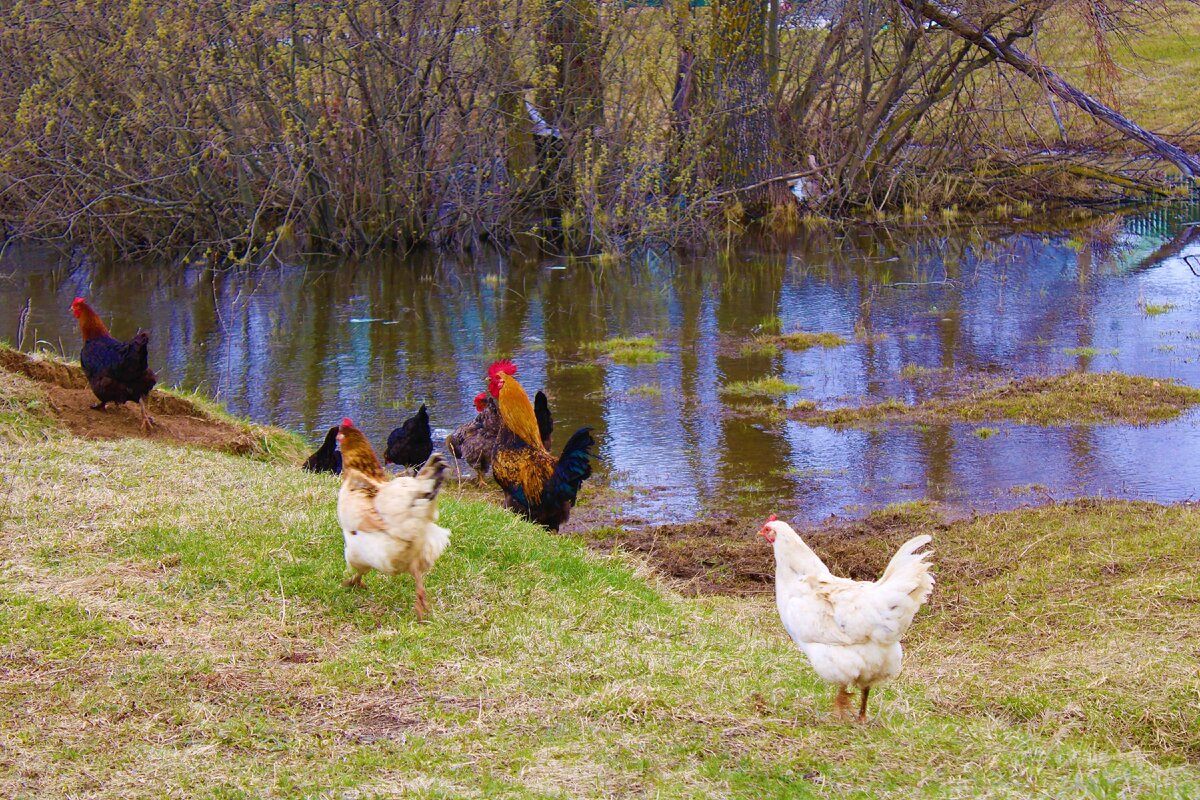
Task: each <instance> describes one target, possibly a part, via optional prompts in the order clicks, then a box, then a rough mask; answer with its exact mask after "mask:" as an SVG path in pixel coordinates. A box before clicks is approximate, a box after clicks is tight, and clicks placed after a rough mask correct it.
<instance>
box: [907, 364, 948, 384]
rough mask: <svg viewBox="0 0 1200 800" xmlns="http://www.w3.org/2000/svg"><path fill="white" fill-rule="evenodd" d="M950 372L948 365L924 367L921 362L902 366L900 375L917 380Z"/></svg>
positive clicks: (908, 379) (910, 379)
mask: <svg viewBox="0 0 1200 800" xmlns="http://www.w3.org/2000/svg"><path fill="white" fill-rule="evenodd" d="M947 372H949V369H947V368H946V367H923V366H921V365H920V364H905V365H904V366H903V367H901V368H900V377H901V378H903V379H904V380H907V381H916V380H922V379H927V378H931V377H933V376H936V375H944V374H945V373H947Z"/></svg>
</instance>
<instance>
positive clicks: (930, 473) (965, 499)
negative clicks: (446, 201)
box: [0, 204, 1200, 522]
mask: <svg viewBox="0 0 1200 800" xmlns="http://www.w3.org/2000/svg"><path fill="white" fill-rule="evenodd" d="M1197 220H1200V206H1198V205H1197V204H1191V205H1187V204H1182V205H1179V206H1175V207H1172V208H1168V209H1165V210H1159V211H1157V212H1155V213H1154V214H1151V215H1145V216H1126V217H1113V218H1111V219H1109V220H1107V221H1106V222H1104V223H1103V224H1101V225H1098V226H1094V227H1093V228H1091V229H1087V230H1083V231H1079V230H1074V231H1072V230H1063V231H1062V232H1052V233H1045V232H1028V231H1025V232H1022V231H1019V230H1018V231H1014V230H1012V229H1009V230H998V229H996V230H989V231H985V232H982V233H981V232H980V231H979V230H978V229H975V230H972V231H970V232H958V233H946V232H944V231H942V232H940V233H933V232H930V231H928V230H923V231H904V232H896V231H894V230H892V231H888V230H884V229H856V230H853V231H850V232H848V233H847V232H844V231H834V230H832V229H831V230H818V231H815V232H812V233H810V234H809V235H807V236H803V237H797V238H796V239H794V240H779V239H775V240H772V241H771V242H769V243H762V244H759V245H758V246H757V247H745V248H742V249H740V250H738V251H737V252H734V253H730V254H717V255H710V256H704V257H700V256H678V257H675V256H672V257H661V256H653V255H651V256H643V257H640V258H636V259H630V260H627V261H617V262H613V261H606V260H596V259H591V260H589V259H582V260H571V261H566V260H563V259H555V258H547V257H529V256H523V255H520V254H516V255H499V254H495V253H485V254H480V255H477V256H475V257H455V258H452V257H448V256H437V255H432V254H421V255H418V256H410V257H407V258H406V257H401V256H398V255H391V256H381V257H378V258H374V259H371V260H365V261H341V262H333V261H313V262H310V263H307V264H305V265H284V266H275V267H271V268H265V269H255V270H249V269H233V268H230V269H213V268H210V267H209V266H207V265H206V264H202V263H198V264H188V265H183V266H180V265H178V264H158V265H155V264H135V265H131V264H128V263H122V264H104V265H102V264H95V263H92V262H90V261H89V260H87V259H83V258H80V257H78V256H71V255H63V254H60V253H57V252H54V251H48V250H46V249H43V248H34V247H30V246H10V247H9V248H8V249H7V251H6V252H5V254H4V256H3V258H2V259H0V308H2V309H4V314H3V316H2V318H0V337H3V338H5V339H7V340H9V341H10V342H11V341H15V340H16V338H17V333H18V330H17V317H18V312H19V310H20V309H21V308H22V307H23V306H24V305H25V304H26V302H27V301H29V302H30V304H31V314H30V319H29V323H28V325H27V327H26V330H25V341H24V347H25V349H28V348H29V347H30V346H31V345H32V343H33V342H34V341H35V340H37V341H40V342H41V343H42V346H49V347H52V348H53V349H55V350H58V349H60V348H61V349H62V350H63V351H64V352H66V353H68V354H70V355H72V356H77V355H78V350H79V335H78V330H77V328H76V323H75V320H74V319H73V318H72V317H71V315H70V313H69V311H68V306H69V304H70V301H71V298H72V297H74V296H75V295H77V294H80V295H85V296H87V297H89V298H90V299H91V300H92V302H93V304H94V305H95V306H96V308H97V309H98V310H99V311H100V313H101V316H102V317H104V318H105V319H106V320H107V321H108V322H109V326H110V327H111V328H112V329H113V332H114V334H116V335H118V336H122V337H127V336H129V335H131V334H132V333H133V332H134V330H135V329H136V328H137V327H138V326H141V327H145V328H148V329H149V330H150V331H151V332H152V339H151V359H152V361H151V363H152V366H154V367H155V368H156V369H158V371H159V376H160V382H161V383H162V384H164V385H169V386H171V385H180V386H184V387H188V388H193V389H199V390H201V391H203V392H205V393H207V394H210V395H213V396H215V397H217V398H219V399H220V400H221V401H222V402H223V403H225V405H226V406H227V407H228V408H229V409H230V410H231V411H232V412H234V413H236V414H241V415H245V416H248V417H251V418H253V419H255V420H257V421H260V422H268V423H272V424H275V425H279V426H282V427H285V428H289V429H292V430H296V431H299V432H302V433H303V434H304V435H306V436H307V437H308V438H309V439H310V440H312V441H313V442H314V444H315V443H316V442H318V441H319V439H320V438H321V436H322V435H323V433H324V431H325V430H326V429H327V428H328V427H329V426H330V425H332V424H335V423H336V422H337V421H338V420H339V419H341V418H342V417H343V416H350V417H352V418H354V420H355V421H356V422H357V423H358V424H359V425H360V427H362V428H363V430H364V431H365V432H366V434H367V435H368V436H369V437H370V438H371V439H372V440H373V441H374V442H375V443H376V444H377V445H378V446H380V447H382V443H383V442H384V440H385V439H386V437H387V434H388V431H389V430H391V428H393V427H394V426H396V425H398V424H399V423H400V422H401V420H402V419H404V418H405V417H406V416H408V415H409V414H411V413H413V411H414V410H415V409H416V407H417V406H418V405H419V404H420V403H427V404H428V405H429V409H430V413H431V416H432V419H433V424H434V426H435V428H437V429H439V430H438V431H435V441H437V440H440V438H441V437H442V436H444V435H445V433H446V432H448V431H449V430H450V429H452V428H453V427H454V426H455V425H457V424H458V423H460V422H463V421H465V420H467V419H469V418H470V417H471V416H472V415H473V413H474V412H473V408H472V405H471V399H472V397H474V395H475V394H476V393H477V392H478V391H480V390H481V389H482V388H483V382H484V373H485V369H486V366H487V364H488V363H489V362H490V361H491V360H492V359H494V358H496V357H498V356H510V357H512V358H513V359H514V360H515V361H516V362H517V364H518V365H519V368H520V372H519V374H518V377H519V378H520V379H521V380H522V382H523V383H524V385H525V386H526V387H527V388H528V389H529V390H530V392H532V391H533V390H534V389H536V388H539V387H544V388H545V389H546V391H547V394H548V395H549V396H550V398H551V405H552V408H553V411H554V415H555V425H556V443H557V444H558V445H559V446H561V444H562V443H563V442H565V441H566V438H567V436H568V435H569V433H570V432H571V431H573V430H574V429H575V428H576V427H577V426H580V425H591V426H593V427H594V428H595V433H596V436H597V439H598V441H599V456H600V461H599V465H598V467H599V468H598V473H599V475H600V477H601V478H602V479H603V480H605V481H606V482H608V483H609V484H610V485H611V486H613V487H614V488H615V489H618V490H621V491H620V492H619V496H620V498H622V499H620V500H619V502H622V503H624V509H623V511H624V514H625V516H626V517H629V518H640V519H644V520H646V521H652V522H659V521H689V520H693V519H697V518H702V517H704V516H705V515H711V514H724V513H735V512H740V513H748V514H754V515H758V514H764V515H765V514H766V513H768V512H772V511H774V512H778V513H780V514H784V513H786V514H790V515H794V516H798V517H801V518H805V519H808V520H814V521H815V520H819V519H821V518H824V517H827V516H828V515H830V514H837V515H840V516H860V515H862V514H864V513H866V512H868V511H870V510H871V509H873V508H877V507H880V506H883V505H886V504H889V503H893V502H897V501H906V500H917V499H925V498H928V499H931V500H937V501H941V502H943V503H948V504H950V505H952V506H960V507H963V508H964V509H977V510H989V509H995V508H1004V507H1010V506H1013V505H1016V504H1021V503H1026V502H1031V501H1040V500H1044V499H1047V498H1055V499H1065V498H1068V497H1072V496H1077V495H1103V496H1107V497H1128V498H1145V499H1153V500H1160V501H1177V500H1184V499H1187V498H1191V497H1193V496H1194V495H1195V494H1196V493H1197V491H1198V490H1200V415H1198V414H1197V413H1195V412H1192V413H1187V414H1185V415H1183V417H1181V418H1179V419H1178V420H1175V421H1172V422H1167V423H1163V424H1158V425H1151V426H1142V427H1134V426H1128V425H1111V426H1090V425H1066V426H1059V427H1037V426H1024V425H1015V424H1004V423H998V424H997V423H987V425H988V427H989V428H991V429H994V432H993V431H992V430H988V431H980V430H979V429H980V425H976V424H950V425H890V426H876V427H873V428H870V429H833V428H825V427H813V426H809V425H806V424H803V423H800V422H796V421H792V420H789V419H787V418H786V416H784V415H782V414H780V413H778V412H770V411H763V410H762V407H759V408H758V409H755V408H754V407H747V406H746V405H744V404H741V403H738V402H735V401H734V400H733V399H731V398H730V397H728V395H726V394H723V392H722V388H723V387H725V386H727V385H728V384H729V383H731V382H734V381H748V380H756V379H759V378H764V377H777V378H779V379H782V381H784V382H786V383H788V384H793V385H794V387H792V388H790V389H788V390H787V391H785V393H784V394H783V396H782V397H781V398H780V399H779V401H778V402H779V405H778V406H777V408H778V409H782V408H784V404H787V405H791V404H794V403H795V402H797V401H800V400H811V401H816V402H817V403H820V404H821V405H822V406H825V407H832V406H837V405H849V404H859V403H862V402H871V401H877V400H880V399H884V398H888V397H898V398H901V399H904V400H908V401H912V400H919V399H923V398H924V397H927V396H937V395H938V394H939V393H941V392H943V391H945V390H946V387H948V386H952V385H953V384H954V383H955V382H956V381H959V380H969V379H971V376H977V375H994V374H1001V375H1009V374H1011V375H1026V374H1051V373H1056V372H1062V371H1066V370H1073V369H1082V370H1119V371H1123V372H1129V373H1137V374H1143V375H1150V376H1156V377H1162V378H1174V379H1178V380H1181V381H1182V382H1184V383H1186V384H1188V385H1191V386H1197V387H1200V317H1198V313H1197V312H1198V311H1200V276H1198V275H1197V274H1196V273H1197V272H1200V258H1197V257H1200V226H1197V225H1194V224H1193V225H1189V223H1195V222H1196V221H1197ZM1188 256H1194V258H1192V259H1191V264H1190V265H1189V263H1188V258H1187V257H1188ZM792 331H808V332H831V333H836V334H839V335H840V336H841V337H843V338H844V339H845V341H846V343H845V344H842V345H840V346H834V347H822V346H816V347H812V348H809V349H806V350H802V351H794V350H787V349H782V350H778V351H774V352H773V351H771V350H770V349H766V350H764V349H762V348H756V347H754V346H753V340H754V339H755V338H756V337H759V336H762V335H763V334H770V333H775V332H783V333H788V332H792ZM617 336H639V337H640V336H649V337H652V338H653V339H654V340H655V346H656V347H657V348H658V349H659V350H661V351H662V352H663V353H665V357H662V358H661V360H657V361H652V362H650V363H640V364H622V363H615V362H614V360H613V359H612V358H611V357H609V356H605V355H603V354H602V353H600V352H597V351H596V350H595V349H594V348H589V347H588V345H589V344H591V343H596V342H603V341H604V340H606V339H609V338H611V337H617ZM988 434H991V435H988ZM464 468H465V466H464ZM584 492H585V495H586V493H587V488H586V486H585V489H584ZM614 502H617V500H614Z"/></svg>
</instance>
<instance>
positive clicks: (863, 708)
mask: <svg viewBox="0 0 1200 800" xmlns="http://www.w3.org/2000/svg"><path fill="white" fill-rule="evenodd" d="M870 692H871V687H870V686H864V687H863V688H862V699H861V700H859V702H858V721H859V722H866V721H867V695H868V694H870Z"/></svg>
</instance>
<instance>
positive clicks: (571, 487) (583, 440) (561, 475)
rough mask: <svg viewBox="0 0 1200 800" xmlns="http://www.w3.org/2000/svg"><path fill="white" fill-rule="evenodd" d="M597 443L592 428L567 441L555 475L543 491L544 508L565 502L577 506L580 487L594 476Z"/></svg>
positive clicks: (555, 466)
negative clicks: (593, 458)
mask: <svg viewBox="0 0 1200 800" xmlns="http://www.w3.org/2000/svg"><path fill="white" fill-rule="evenodd" d="M595 443H596V440H595V439H593V438H592V429H591V428H580V429H579V430H577V431H575V433H574V435H572V436H571V438H570V439H568V440H567V446H566V447H564V448H563V451H562V455H561V456H559V458H558V463H557V464H555V465H554V474H552V475H551V476H550V480H549V481H547V482H546V488H545V489H543V490H542V505H543V506H558V505H560V504H562V503H564V502H569V503H571V505H574V504H575V498H576V496H577V495H578V494H579V487H580V486H581V485H582V484H583V482H584V481H585V480H587V479H588V478H589V477H591V475H592V461H591V456H592V454H591V452H590V450H591V448H592V445H594V444H595Z"/></svg>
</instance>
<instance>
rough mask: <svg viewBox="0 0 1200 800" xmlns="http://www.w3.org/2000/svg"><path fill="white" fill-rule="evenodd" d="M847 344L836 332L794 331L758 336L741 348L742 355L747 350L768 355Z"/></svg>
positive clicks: (746, 352) (745, 353)
mask: <svg viewBox="0 0 1200 800" xmlns="http://www.w3.org/2000/svg"><path fill="white" fill-rule="evenodd" d="M845 344H849V341H848V340H847V339H846V338H845V337H843V336H839V335H838V334H836V333H830V332H828V331H825V332H822V333H810V332H808V331H796V332H794V333H783V334H771V335H766V336H758V337H756V338H755V339H754V340H753V341H752V342H749V343H747V344H746V345H744V346H743V348H742V355H747V354H748V351H755V350H757V351H759V352H764V353H768V354H770V355H775V354H777V353H778V352H779V351H780V350H808V349H809V348H812V347H841V346H842V345H845Z"/></svg>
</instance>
